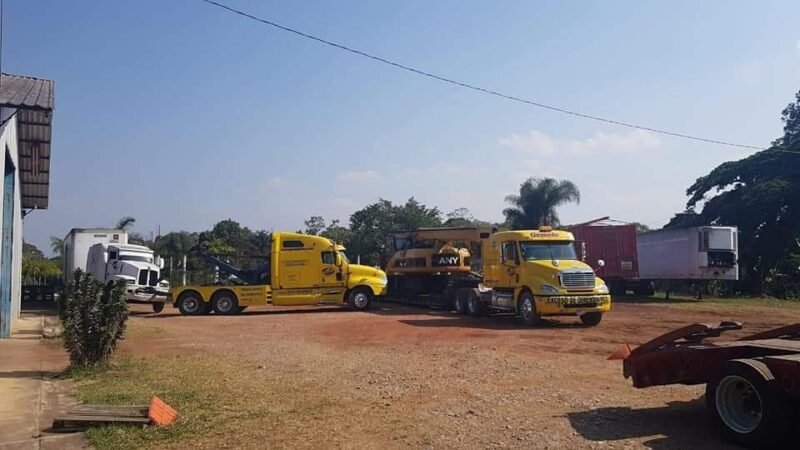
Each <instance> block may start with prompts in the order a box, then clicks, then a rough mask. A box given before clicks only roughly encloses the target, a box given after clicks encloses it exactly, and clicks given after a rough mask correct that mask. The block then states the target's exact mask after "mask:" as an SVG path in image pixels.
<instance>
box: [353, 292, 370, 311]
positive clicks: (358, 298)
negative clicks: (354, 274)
mask: <svg viewBox="0 0 800 450" xmlns="http://www.w3.org/2000/svg"><path fill="white" fill-rule="evenodd" d="M353 304H354V305H355V306H356V308H359V309H361V308H366V307H367V305H368V304H369V295H367V294H366V293H364V292H356V295H355V296H354V297H353Z"/></svg>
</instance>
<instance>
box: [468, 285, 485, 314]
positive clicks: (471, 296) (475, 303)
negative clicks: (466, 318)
mask: <svg viewBox="0 0 800 450" xmlns="http://www.w3.org/2000/svg"><path fill="white" fill-rule="evenodd" d="M467 312H468V313H469V315H470V316H473V317H480V316H485V315H486V305H484V304H483V303H482V302H481V296H480V294H479V293H477V292H475V289H468V290H467Z"/></svg>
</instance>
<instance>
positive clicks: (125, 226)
mask: <svg viewBox="0 0 800 450" xmlns="http://www.w3.org/2000/svg"><path fill="white" fill-rule="evenodd" d="M135 223H136V218H135V217H131V216H125V217H121V218H120V219H119V220H118V221H117V224H116V225H115V226H114V228H116V229H118V230H125V231H128V230H130V229H131V228H132V227H133V224H135Z"/></svg>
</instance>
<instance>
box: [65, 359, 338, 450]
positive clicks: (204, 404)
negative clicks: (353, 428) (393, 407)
mask: <svg viewBox="0 0 800 450" xmlns="http://www.w3.org/2000/svg"><path fill="white" fill-rule="evenodd" d="M70 375H71V377H72V378H74V379H75V380H76V383H77V386H78V393H79V397H80V400H81V402H83V403H86V404H106V405H146V404H148V403H149V401H150V397H151V396H152V395H154V394H155V395H158V396H159V397H160V398H162V399H163V400H164V401H166V402H167V403H169V404H170V405H172V406H173V407H174V408H175V409H176V410H177V411H178V414H179V419H178V421H177V423H176V424H174V425H172V426H169V427H165V428H157V427H145V428H137V427H131V426H102V427H94V428H91V429H89V430H88V431H87V433H86V437H87V439H88V440H89V442H90V443H91V444H92V445H93V446H94V447H95V448H98V449H101V450H103V449H134V448H169V447H181V448H183V447H188V446H200V447H208V448H219V447H231V446H233V447H253V446H255V447H265V446H266V447H276V446H286V445H287V442H289V441H290V440H292V439H297V440H298V441H299V442H302V439H303V437H302V434H303V433H302V432H301V433H297V430H303V429H306V430H308V431H313V427H311V429H310V430H309V429H308V427H309V426H311V425H312V424H313V423H314V422H315V421H322V420H325V419H326V418H327V417H329V416H330V414H331V412H330V411H331V410H332V409H335V408H336V407H338V406H339V404H340V402H339V401H338V400H337V399H334V398H332V397H331V396H330V395H329V394H328V393H326V392H324V389H321V387H320V386H317V385H314V384H312V383H309V382H307V381H306V382H304V381H303V380H296V379H293V378H286V377H283V376H274V375H270V374H268V373H267V372H266V371H265V370H262V369H259V368H258V366H256V365H254V364H252V363H250V362H243V361H237V360H235V359H234V358H229V357H227V356H222V357H220V356H218V355H210V354H204V353H201V352H198V353H193V354H192V355H186V356H169V357H167V356H155V357H151V358H146V359H141V358H128V357H124V358H119V359H115V360H113V361H112V362H110V363H108V364H106V365H104V366H99V367H96V368H92V369H80V370H73V371H72V372H71V373H70ZM311 393H313V395H309V394H311ZM287 430H295V432H294V433H295V435H294V436H291V435H287V432H288V431H287Z"/></svg>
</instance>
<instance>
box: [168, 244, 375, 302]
mask: <svg viewBox="0 0 800 450" xmlns="http://www.w3.org/2000/svg"><path fill="white" fill-rule="evenodd" d="M270 250H271V251H270V255H269V262H268V264H267V266H265V267H263V270H262V271H261V272H260V274H259V275H258V276H257V277H256V279H257V280H258V281H257V282H256V283H249V284H241V280H239V283H240V284H236V282H229V283H228V284H223V285H219V284H215V285H190V286H180V287H175V288H173V289H172V291H171V292H170V297H171V300H172V303H173V306H175V307H176V308H178V309H179V310H180V312H181V314H186V315H199V314H206V313H208V312H210V311H211V310H213V311H214V312H215V313H217V314H236V313H238V312H240V311H242V310H244V308H246V307H248V306H260V305H265V304H267V303H271V304H273V305H278V306H282V305H319V304H335V305H345V304H346V305H348V306H350V307H351V308H353V309H356V310H365V309H367V308H369V306H370V304H371V302H372V300H373V299H374V298H375V297H376V296H382V295H384V294H385V291H386V273H385V272H383V271H382V270H380V269H377V268H374V267H368V266H362V265H358V264H351V263H350V261H348V259H347V256H346V255H345V253H344V250H345V248H344V247H342V246H341V245H337V244H336V243H334V242H333V241H331V240H330V239H327V238H324V237H321V236H313V235H306V234H299V233H283V232H280V233H273V234H272V242H271V244H270ZM201 256H202V255H201ZM211 258H212V260H213V257H211ZM217 261H219V263H221V260H217ZM227 271H228V272H233V273H234V274H235V273H237V272H238V273H242V274H246V273H248V271H238V270H237V269H236V268H232V267H231V266H229V267H228V270H227ZM250 272H252V271H250ZM233 278H234V279H235V277H233Z"/></svg>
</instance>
